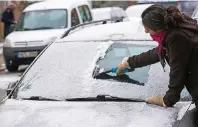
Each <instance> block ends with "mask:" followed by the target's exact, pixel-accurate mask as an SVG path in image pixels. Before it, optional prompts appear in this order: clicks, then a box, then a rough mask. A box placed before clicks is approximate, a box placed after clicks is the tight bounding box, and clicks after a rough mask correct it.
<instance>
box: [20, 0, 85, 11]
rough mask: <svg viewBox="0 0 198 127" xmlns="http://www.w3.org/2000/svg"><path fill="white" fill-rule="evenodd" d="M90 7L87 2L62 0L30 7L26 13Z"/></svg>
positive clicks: (44, 2)
mask: <svg viewBox="0 0 198 127" xmlns="http://www.w3.org/2000/svg"><path fill="white" fill-rule="evenodd" d="M85 4H86V5H88V2H87V1H85V0H60V1H58V2H57V1H54V0H53V1H42V2H38V3H34V4H32V5H29V6H28V7H27V8H26V9H25V10H24V12H26V11H34V10H48V9H69V8H74V7H76V6H81V5H85Z"/></svg>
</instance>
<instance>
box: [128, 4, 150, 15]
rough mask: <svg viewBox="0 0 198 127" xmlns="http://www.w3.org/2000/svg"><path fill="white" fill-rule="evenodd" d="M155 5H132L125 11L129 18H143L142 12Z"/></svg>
mask: <svg viewBox="0 0 198 127" xmlns="http://www.w3.org/2000/svg"><path fill="white" fill-rule="evenodd" d="M151 5H153V4H138V5H131V6H129V7H128V8H127V9H126V10H125V11H126V13H127V16H128V17H129V18H141V14H142V12H143V11H144V10H145V9H146V8H148V7H150V6H151Z"/></svg>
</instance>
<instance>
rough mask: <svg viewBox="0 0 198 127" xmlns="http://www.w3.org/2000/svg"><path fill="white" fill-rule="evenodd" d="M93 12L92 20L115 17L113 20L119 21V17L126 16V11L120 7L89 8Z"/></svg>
mask: <svg viewBox="0 0 198 127" xmlns="http://www.w3.org/2000/svg"><path fill="white" fill-rule="evenodd" d="M91 12H92V14H93V20H95V21H97V20H104V19H117V18H119V20H115V22H121V21H122V20H120V18H123V19H124V18H127V14H126V12H125V11H124V10H123V9H122V8H120V7H105V8H95V9H91Z"/></svg>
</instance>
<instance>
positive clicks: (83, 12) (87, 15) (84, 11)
mask: <svg viewBox="0 0 198 127" xmlns="http://www.w3.org/2000/svg"><path fill="white" fill-rule="evenodd" d="M78 11H79V13H80V17H81V19H82V21H83V23H85V22H90V21H92V15H91V11H90V9H89V7H88V6H87V5H82V6H79V7H78Z"/></svg>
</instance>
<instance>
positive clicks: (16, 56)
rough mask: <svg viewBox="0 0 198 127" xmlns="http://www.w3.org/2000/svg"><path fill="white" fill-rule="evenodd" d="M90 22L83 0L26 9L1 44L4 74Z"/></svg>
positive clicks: (89, 12) (26, 62) (55, 2)
mask: <svg viewBox="0 0 198 127" xmlns="http://www.w3.org/2000/svg"><path fill="white" fill-rule="evenodd" d="M90 21H92V13H91V11H90V7H89V4H88V2H87V1H85V0H80V1H79V0H69V1H68V0H66V1H65V0H64V1H58V2H57V1H43V2H38V3H34V4H32V5H29V6H28V7H27V8H25V10H24V11H23V13H22V15H21V16H20V19H19V22H18V24H17V25H16V26H15V30H14V31H13V32H12V33H10V34H9V35H8V36H7V37H6V38H5V42H4V47H3V55H4V59H5V64H6V67H7V70H8V71H10V72H12V71H17V69H18V67H19V65H22V64H30V63H31V62H32V61H33V59H34V58H35V57H36V56H37V55H38V54H39V53H40V52H41V51H42V50H43V49H44V47H46V46H47V45H48V44H49V43H50V42H52V41H54V40H55V39H56V38H59V37H61V36H62V34H63V33H64V32H65V31H66V30H68V29H69V28H71V27H73V26H76V25H79V24H83V23H86V22H90Z"/></svg>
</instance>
